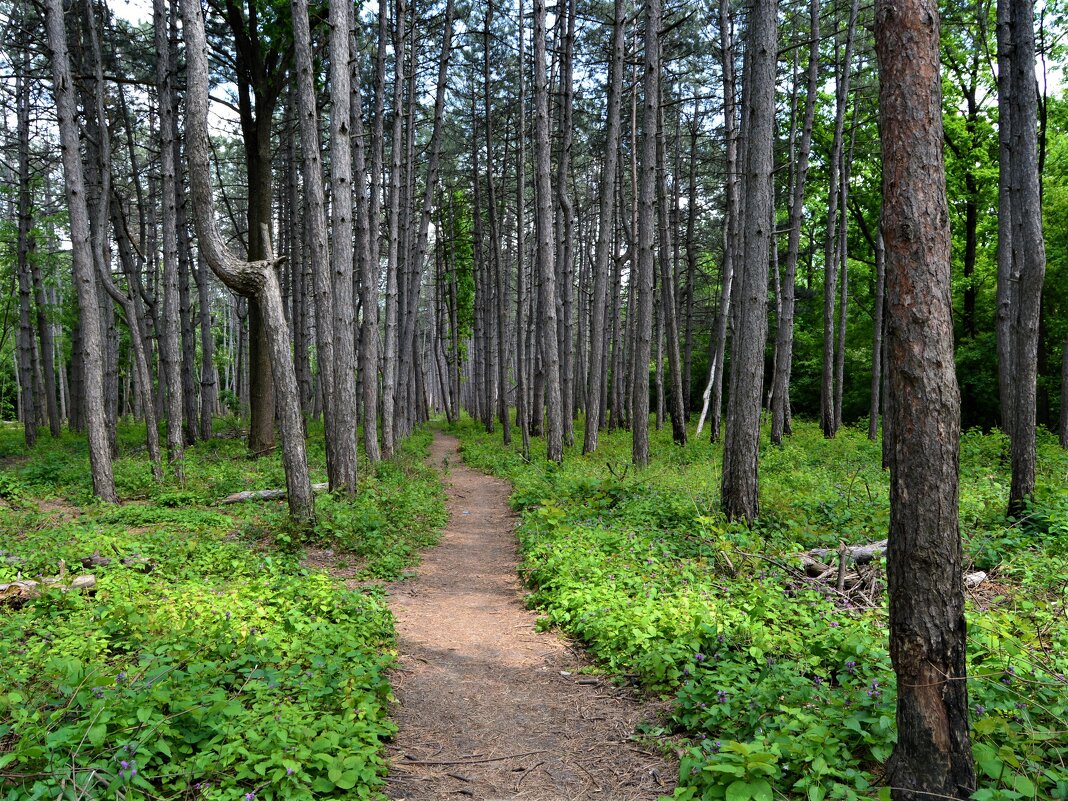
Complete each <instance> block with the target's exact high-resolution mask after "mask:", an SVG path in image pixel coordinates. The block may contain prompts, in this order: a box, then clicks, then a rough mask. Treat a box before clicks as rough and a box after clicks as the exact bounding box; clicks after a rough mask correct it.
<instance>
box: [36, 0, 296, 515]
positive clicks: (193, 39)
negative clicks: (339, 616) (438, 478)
mask: <svg viewBox="0 0 1068 801" xmlns="http://www.w3.org/2000/svg"><path fill="white" fill-rule="evenodd" d="M56 1H57V0H52V2H56ZM182 23H183V25H182V34H183V36H184V38H185V49H186V59H187V62H188V67H187V70H188V72H187V75H188V78H187V84H188V92H187V98H186V104H187V106H186V126H185V127H186V130H185V135H186V157H187V158H188V159H189V188H190V195H191V197H192V200H193V217H194V220H195V222H196V231H197V240H198V243H199V244H200V250H201V252H202V253H203V254H204V258H205V259H206V260H207V262H208V265H209V266H210V267H211V269H212V271H214V272H215V274H216V275H217V276H218V277H219V280H221V281H222V282H223V283H224V284H226V285H227V286H228V287H229V288H230V289H232V290H233V291H235V292H237V293H239V294H242V295H246V296H252V297H255V298H256V300H257V301H258V304H259V307H260V309H261V310H262V319H263V324H264V331H265V333H266V335H267V344H268V346H269V350H270V358H271V366H272V371H273V374H274V380H275V386H276V390H277V399H278V407H279V408H278V411H279V419H280V422H281V430H282V465H283V467H284V468H285V473H286V490H287V493H286V497H287V499H288V501H289V513H290V515H291V517H292V518H293V519H294V521H296V522H297V523H298V524H306V523H309V522H310V521H311V520H312V518H313V517H314V514H315V499H314V496H313V495H312V487H311V481H310V480H309V478H308V459H307V454H306V451H305V446H304V420H303V417H302V416H301V411H300V396H299V390H298V387H297V375H296V370H295V369H294V367H293V356H292V353H291V352H290V347H289V330H288V326H287V325H286V320H285V312H284V310H283V303H282V293H281V290H280V288H279V285H278V275H277V273H276V269H277V266H278V259H275V258H274V257H273V255H271V254H270V252H269V245H270V243H269V241H267V239H268V238H267V235H266V234H267V232H266V231H263V232H261V236H263V238H264V240H265V243H266V244H267V246H268V258H266V259H263V260H261V261H255V262H243V261H239V260H238V259H236V258H234V256H233V255H232V254H231V253H230V252H229V251H228V250H227V249H226V246H225V245H224V243H223V239H222V236H221V235H220V234H219V230H218V228H217V227H216V222H215V209H214V206H215V203H214V200H213V198H212V194H211V183H210V181H209V177H208V154H209V152H210V148H209V144H208V57H207V43H206V41H205V35H204V17H203V15H202V12H201V8H200V3H199V2H198V0H182ZM264 227H265V228H266V226H264Z"/></svg>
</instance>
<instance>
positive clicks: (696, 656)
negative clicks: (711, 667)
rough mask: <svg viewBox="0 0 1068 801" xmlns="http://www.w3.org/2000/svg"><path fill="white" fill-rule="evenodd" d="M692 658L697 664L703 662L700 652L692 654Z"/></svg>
mask: <svg viewBox="0 0 1068 801" xmlns="http://www.w3.org/2000/svg"><path fill="white" fill-rule="evenodd" d="M693 658H694V659H696V660H697V661H698V662H704V661H705V655H704V654H702V653H701V652H700V651H698V652H697V653H696V654H694V655H693Z"/></svg>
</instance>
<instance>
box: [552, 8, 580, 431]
mask: <svg viewBox="0 0 1068 801" xmlns="http://www.w3.org/2000/svg"><path fill="white" fill-rule="evenodd" d="M565 8H566V12H565V13H561V12H560V10H558V11H557V13H558V14H561V18H560V21H559V23H558V24H562V25H563V28H562V30H560V31H559V33H558V34H557V36H558V37H562V39H563V43H562V44H563V46H562V47H561V48H560V95H561V103H560V109H559V112H558V120H559V124H560V153H559V158H558V159H557V162H556V200H557V205H556V242H557V259H556V275H557V283H558V287H559V292H558V298H559V308H558V310H559V313H560V319H559V320H557V325H558V326H559V328H558V331H557V338H558V340H559V342H560V398H561V402H562V403H563V406H564V410H563V424H564V444H565V445H572V444H574V441H575V433H574V415H575V377H574V369H573V362H574V354H573V349H574V330H573V318H574V308H573V307H574V301H573V298H574V294H575V291H574V280H575V279H574V274H575V233H574V228H575V208H574V203H573V202H572V200H571V192H570V190H569V188H568V181H569V180H570V177H571V149H572V141H573V135H572V134H573V131H572V119H573V108H574V85H573V79H572V76H573V73H574V50H575V0H565Z"/></svg>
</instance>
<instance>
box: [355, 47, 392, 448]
mask: <svg viewBox="0 0 1068 801" xmlns="http://www.w3.org/2000/svg"><path fill="white" fill-rule="evenodd" d="M383 45H384V43H383V42H381V41H380V42H379V46H380V47H381V46H383ZM354 52H355V53H356V54H357V58H355V59H354V60H353V65H352V98H353V99H352V108H351V109H350V113H351V118H352V133H353V145H352V157H353V172H354V180H355V181H356V263H357V265H358V266H359V286H360V306H362V307H363V320H362V321H361V323H360V355H359V357H360V395H361V404H362V409H363V450H364V453H365V455H366V456H367V461H369V462H371V464H374V463H375V462H377V461H379V460H380V459H381V458H382V454H381V452H380V451H379V449H378V269H377V265H376V263H375V262H374V261H373V260H372V255H371V254H372V253H373V246H372V239H373V238H377V237H378V218H377V216H373V215H372V207H373V205H374V204H373V202H372V192H373V190H372V189H370V188H369V186H368V175H367V142H366V140H365V138H364V126H363V109H362V108H361V107H360V103H359V99H360V59H359V57H358V56H359V50H358V49H356V48H354ZM376 65H377V58H376ZM384 69H385V67H384V64H383V70H384ZM382 90H383V86H382V85H380V84H378V83H377V82H376V84H375V87H374V91H375V103H376V104H377V102H378V98H379V97H380V96H381V93H382ZM374 126H375V133H376V134H380V133H381V129H380V127H379V124H378V120H377V118H376V120H375V123H374ZM373 135H374V134H373ZM375 147H376V143H373V144H372V150H374V148H375ZM374 160H375V159H374V156H372V162H374ZM378 163H379V165H381V157H379V161H378ZM376 180H377V179H376V178H375V177H372V178H371V186H373V185H374V183H375V181H376Z"/></svg>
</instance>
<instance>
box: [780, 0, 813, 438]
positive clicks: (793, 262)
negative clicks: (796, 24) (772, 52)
mask: <svg viewBox="0 0 1068 801" xmlns="http://www.w3.org/2000/svg"><path fill="white" fill-rule="evenodd" d="M819 54H820V7H819V0H810V2H809V51H808V79H807V81H806V84H805V118H804V122H803V123H802V126H801V140H800V142H799V144H798V148H797V161H796V167H795V173H794V181H793V194H792V196H791V198H790V222H789V233H788V234H787V237H788V238H787V243H786V264H785V266H784V269H783V278H782V293H781V298H782V308H781V311H780V313H779V317H778V320H777V328H776V332H775V368H774V369H775V371H774V373H773V376H772V388H771V441H772V442H773V443H775V444H776V445H778V444H779V443H781V442H782V437H783V434H784V433H785V431H786V418H787V414H788V409H789V405H790V372H791V369H792V364H793V350H794V289H795V287H796V286H797V259H798V256H799V254H800V252H801V222H802V220H803V218H804V212H805V183H806V179H807V177H808V160H809V156H810V155H811V153H812V125H813V122H814V120H815V116H816V96H817V93H818V91H819V86H818V82H819Z"/></svg>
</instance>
